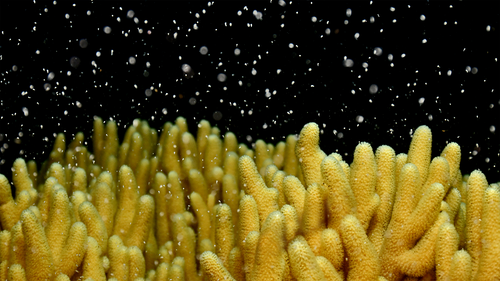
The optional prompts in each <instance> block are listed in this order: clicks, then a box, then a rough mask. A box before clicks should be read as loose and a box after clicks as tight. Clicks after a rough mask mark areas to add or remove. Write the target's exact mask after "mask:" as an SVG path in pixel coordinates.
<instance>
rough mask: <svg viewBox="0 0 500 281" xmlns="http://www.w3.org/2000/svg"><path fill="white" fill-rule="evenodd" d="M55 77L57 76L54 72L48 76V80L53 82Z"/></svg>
mask: <svg viewBox="0 0 500 281" xmlns="http://www.w3.org/2000/svg"><path fill="white" fill-rule="evenodd" d="M55 76H56V75H55V74H54V72H52V71H51V72H50V73H49V74H48V75H47V80H49V81H52V79H54V77H55Z"/></svg>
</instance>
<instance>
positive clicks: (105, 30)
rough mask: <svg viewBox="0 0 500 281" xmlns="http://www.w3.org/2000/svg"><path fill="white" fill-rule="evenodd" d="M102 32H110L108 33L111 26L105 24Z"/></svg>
mask: <svg viewBox="0 0 500 281" xmlns="http://www.w3.org/2000/svg"><path fill="white" fill-rule="evenodd" d="M104 33H106V34H110V33H111V27H109V26H105V27H104Z"/></svg>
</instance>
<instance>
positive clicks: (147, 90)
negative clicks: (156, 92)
mask: <svg viewBox="0 0 500 281" xmlns="http://www.w3.org/2000/svg"><path fill="white" fill-rule="evenodd" d="M144 94H145V95H146V97H150V96H152V95H153V91H151V89H146V91H144Z"/></svg>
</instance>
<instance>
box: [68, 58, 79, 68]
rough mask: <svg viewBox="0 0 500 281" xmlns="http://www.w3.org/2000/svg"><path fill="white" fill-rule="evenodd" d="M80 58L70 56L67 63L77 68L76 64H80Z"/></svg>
mask: <svg viewBox="0 0 500 281" xmlns="http://www.w3.org/2000/svg"><path fill="white" fill-rule="evenodd" d="M80 63H81V61H80V58H79V57H71V58H70V59H69V64H70V65H71V66H72V67H73V68H77V67H78V66H80Z"/></svg>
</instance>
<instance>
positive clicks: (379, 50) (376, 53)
mask: <svg viewBox="0 0 500 281" xmlns="http://www.w3.org/2000/svg"><path fill="white" fill-rule="evenodd" d="M373 54H374V55H376V56H380V55H382V48H380V47H376V48H375V50H373Z"/></svg>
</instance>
